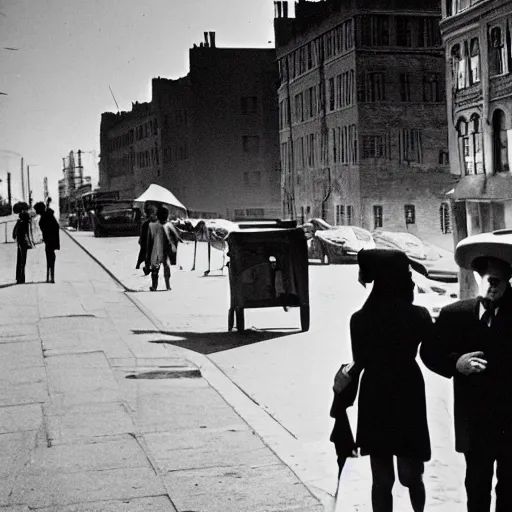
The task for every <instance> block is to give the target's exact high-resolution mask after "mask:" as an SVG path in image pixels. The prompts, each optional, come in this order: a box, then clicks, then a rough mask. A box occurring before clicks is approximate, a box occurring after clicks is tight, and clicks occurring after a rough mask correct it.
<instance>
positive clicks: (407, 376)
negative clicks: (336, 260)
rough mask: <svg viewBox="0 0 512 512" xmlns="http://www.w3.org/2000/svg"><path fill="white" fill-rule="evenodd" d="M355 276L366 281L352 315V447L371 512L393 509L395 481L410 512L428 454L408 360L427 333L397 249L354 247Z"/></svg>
mask: <svg viewBox="0 0 512 512" xmlns="http://www.w3.org/2000/svg"><path fill="white" fill-rule="evenodd" d="M358 263H359V268H360V270H359V281H360V282H361V283H362V284H365V283H371V282H373V288H372V291H371V293H370V295H369V297H368V299H367V300H366V302H365V304H364V305H363V307H362V308H361V309H360V310H359V311H357V312H356V313H354V314H353V315H352V318H351V320H350V333H351V338H352V355H353V359H354V364H355V367H356V368H357V369H359V371H363V374H362V377H361V382H360V389H359V399H358V422H357V435H356V445H357V446H358V448H359V449H360V453H361V455H369V456H370V464H371V469H372V477H373V485H372V505H373V510H374V512H391V511H392V510H393V495H392V488H393V484H394V481H395V472H394V464H393V457H394V456H396V457H397V467H398V478H399V480H400V482H401V483H402V485H404V486H405V487H408V489H409V496H410V499H411V504H412V508H413V510H414V512H422V511H423V510H424V508H425V486H424V484H423V471H424V462H425V461H428V460H429V459H430V456H431V450H430V436H429V430H428V424H427V412H426V399H425V383H424V380H423V375H422V373H421V370H420V368H419V366H418V364H417V362H416V355H417V351H418V347H419V345H420V343H421V342H424V341H428V340H429V339H430V337H431V336H432V319H431V317H430V314H429V312H428V310H427V309H426V308H423V307H419V306H414V305H413V304H412V303H413V300H414V282H413V281H412V276H411V271H410V268H411V267H413V268H415V267H416V264H415V263H414V262H413V261H411V260H409V258H408V257H407V256H406V255H405V254H404V253H403V252H401V251H395V250H388V249H371V250H362V251H360V252H359V254H358Z"/></svg>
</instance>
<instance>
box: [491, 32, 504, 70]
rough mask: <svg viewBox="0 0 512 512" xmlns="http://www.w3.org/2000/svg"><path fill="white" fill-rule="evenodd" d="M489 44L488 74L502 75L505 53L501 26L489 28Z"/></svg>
mask: <svg viewBox="0 0 512 512" xmlns="http://www.w3.org/2000/svg"><path fill="white" fill-rule="evenodd" d="M489 44H490V48H489V71H490V75H491V76H495V75H502V74H503V73H505V72H506V67H505V66H506V53H505V43H504V40H503V34H502V30H501V27H494V28H493V29H491V34H490V40H489Z"/></svg>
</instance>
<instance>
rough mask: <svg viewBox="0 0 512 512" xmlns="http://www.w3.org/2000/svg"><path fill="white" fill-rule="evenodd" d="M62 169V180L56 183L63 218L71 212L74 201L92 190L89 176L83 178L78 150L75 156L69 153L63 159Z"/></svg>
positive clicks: (80, 153)
mask: <svg viewBox="0 0 512 512" xmlns="http://www.w3.org/2000/svg"><path fill="white" fill-rule="evenodd" d="M62 167H63V168H62V174H63V178H62V179H60V180H59V182H58V187H59V213H60V215H61V216H63V217H64V218H65V217H67V216H68V215H69V214H70V213H72V212H73V206H72V205H73V204H74V202H75V201H76V199H77V198H78V197H79V196H80V195H81V194H84V193H86V192H90V191H91V190H92V181H91V177H90V176H84V166H83V165H82V151H80V150H78V151H77V152H76V156H75V152H74V151H70V152H69V155H68V156H67V157H63V158H62ZM45 179H46V178H45ZM46 192H47V191H46ZM46 192H45V195H46Z"/></svg>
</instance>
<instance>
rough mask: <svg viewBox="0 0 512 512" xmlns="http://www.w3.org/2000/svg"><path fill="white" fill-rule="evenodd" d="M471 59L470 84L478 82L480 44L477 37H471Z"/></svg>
mask: <svg viewBox="0 0 512 512" xmlns="http://www.w3.org/2000/svg"><path fill="white" fill-rule="evenodd" d="M469 48H470V49H469V51H470V59H471V66H470V69H471V84H476V83H478V82H480V45H479V44H478V37H474V38H473V39H471V44H470V47H469Z"/></svg>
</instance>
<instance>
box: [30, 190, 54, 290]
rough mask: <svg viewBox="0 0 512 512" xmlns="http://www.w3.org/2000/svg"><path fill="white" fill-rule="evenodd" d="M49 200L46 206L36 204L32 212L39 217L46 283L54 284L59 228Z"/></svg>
mask: <svg viewBox="0 0 512 512" xmlns="http://www.w3.org/2000/svg"><path fill="white" fill-rule="evenodd" d="M50 202H51V199H48V203H47V206H46V207H45V205H44V203H42V202H40V203H36V204H35V205H34V210H35V211H36V213H37V214H38V215H40V216H41V218H40V220H39V227H40V228H41V233H42V234H43V242H44V248H45V253H46V282H47V283H55V260H56V256H55V251H59V250H60V227H59V223H58V221H57V219H56V218H55V212H54V211H53V210H52V209H51V208H50Z"/></svg>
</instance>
